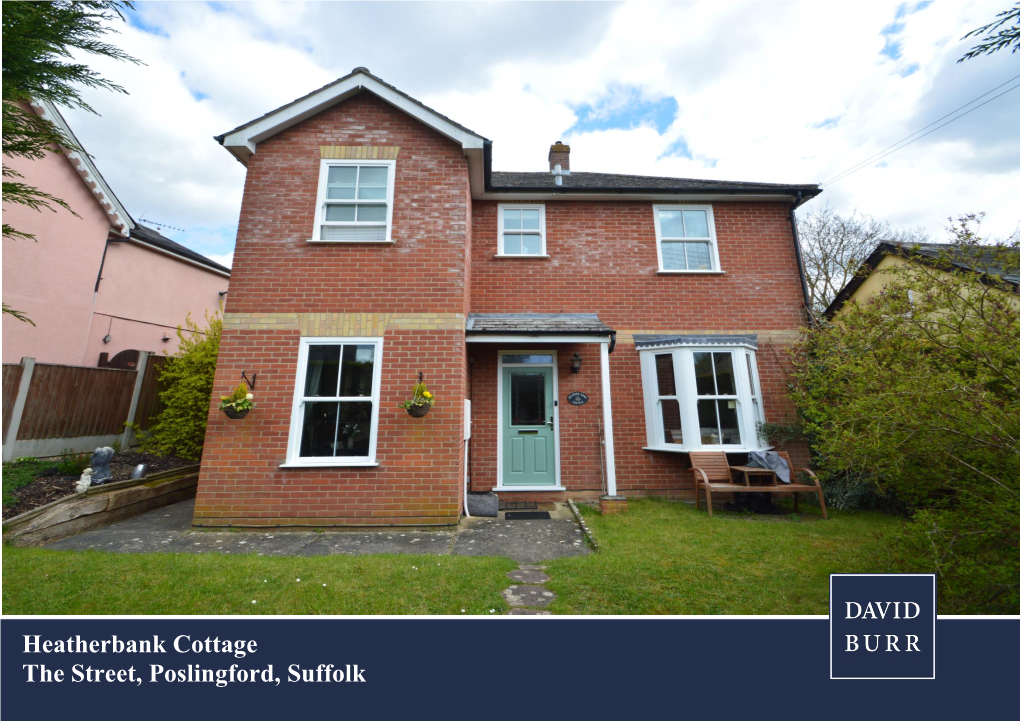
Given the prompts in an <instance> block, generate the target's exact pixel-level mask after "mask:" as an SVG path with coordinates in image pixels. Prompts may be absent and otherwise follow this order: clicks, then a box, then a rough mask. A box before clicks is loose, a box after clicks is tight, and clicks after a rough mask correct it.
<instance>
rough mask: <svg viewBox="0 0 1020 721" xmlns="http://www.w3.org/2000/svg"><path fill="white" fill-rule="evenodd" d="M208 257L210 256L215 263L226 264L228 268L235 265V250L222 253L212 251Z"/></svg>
mask: <svg viewBox="0 0 1020 721" xmlns="http://www.w3.org/2000/svg"><path fill="white" fill-rule="evenodd" d="M206 258H208V259H209V260H211V261H212V262H214V263H219V264H220V265H224V266H226V267H228V268H230V267H233V265H234V251H230V252H229V253H224V254H222V255H217V254H216V253H210V254H209V255H207V256H206Z"/></svg>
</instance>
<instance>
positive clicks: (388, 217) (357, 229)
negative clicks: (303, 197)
mask: <svg viewBox="0 0 1020 721" xmlns="http://www.w3.org/2000/svg"><path fill="white" fill-rule="evenodd" d="M395 168H396V161H394V160H323V161H322V166H321V168H320V172H319V192H318V198H317V202H316V218H315V233H314V235H313V237H312V241H315V242H327V243H391V242H393V240H392V226H393V185H394V170H395Z"/></svg>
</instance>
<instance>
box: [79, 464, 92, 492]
mask: <svg viewBox="0 0 1020 721" xmlns="http://www.w3.org/2000/svg"><path fill="white" fill-rule="evenodd" d="M92 473H93V471H92V469H91V468H86V469H85V470H84V471H82V473H81V478H79V479H78V480H77V482H76V483H75V484H74V492H75V493H84V492H85V491H87V490H88V489H89V486H91V485H92Z"/></svg>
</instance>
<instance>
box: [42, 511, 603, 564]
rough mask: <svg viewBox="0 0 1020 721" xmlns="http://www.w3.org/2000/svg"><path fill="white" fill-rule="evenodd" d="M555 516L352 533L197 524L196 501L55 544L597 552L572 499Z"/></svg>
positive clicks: (304, 552) (142, 549) (135, 548)
mask: <svg viewBox="0 0 1020 721" xmlns="http://www.w3.org/2000/svg"><path fill="white" fill-rule="evenodd" d="M549 505H550V508H549V509H548V510H550V515H551V518H550V519H549V520H513V521H508V520H506V519H505V518H504V514H503V513H502V512H500V514H499V517H498V518H466V519H463V520H462V522H461V524H460V525H459V526H458V527H456V528H450V529H447V530H416V529H405V528H386V529H373V530H365V531H360V530H352V531H325V532H317V531H305V530H289V529H279V530H270V531H249V530H233V531H202V530H196V529H193V528H192V527H191V517H192V512H193V510H194V506H195V501H194V499H192V500H188V501H181V502H180V503H175V504H174V505H172V506H166V507H164V508H159V509H156V510H155V511H150V512H148V513H143V514H141V515H139V516H135V517H134V518H129V519H127V520H124V521H120V522H118V523H113V524H110V525H109V526H103V527H101V528H96V529H93V530H90V531H86V532H84V533H81V534H79V535H77V536H74V537H72V538H65V539H63V540H60V541H56V542H54V543H51V544H49V545H47V546H45V547H46V548H50V549H54V550H76V551H82V550H96V551H111V552H115V553H227V554H238V553H254V554H257V555H260V556H329V555H368V554H375V553H413V554H433V555H457V556H505V557H508V558H511V559H513V560H515V561H517V562H518V563H538V562H541V561H546V560H550V559H553V558H560V557H562V556H580V555H584V554H586V553H589V552H590V549H589V548H588V545H587V543H585V541H584V536H583V534H582V533H581V529H580V528H579V527H578V525H577V523H576V522H575V521H574V518H573V516H572V514H571V513H570V510H569V509H568V508H567V507H566V504H549Z"/></svg>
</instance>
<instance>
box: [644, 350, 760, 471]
mask: <svg viewBox="0 0 1020 721" xmlns="http://www.w3.org/2000/svg"><path fill="white" fill-rule="evenodd" d="M713 338H714V337H712V336H675V337H662V336H640V335H639V336H635V342H636V345H637V348H638V351H639V352H640V354H641V371H642V380H643V384H644V397H645V423H646V429H647V435H648V448H651V449H661V450H672V451H678V450H682V451H688V450H727V451H728V450H732V451H739V450H757V449H760V448H762V444H761V442H760V441H759V438H758V424H759V423H762V422H764V420H765V413H764V408H763V405H762V402H761V396H760V394H759V391H758V389H759V387H760V383H759V380H758V371H757V363H756V360H755V351H756V348H757V343H756V341H755V340H754V337H753V336H722V337H719V338H720V340H721V341H722V342H713Z"/></svg>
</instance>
